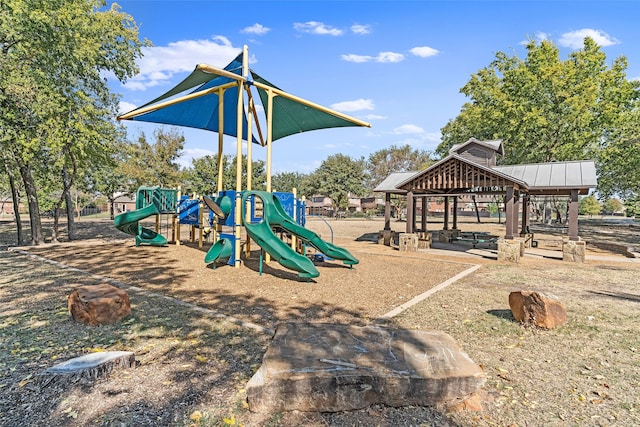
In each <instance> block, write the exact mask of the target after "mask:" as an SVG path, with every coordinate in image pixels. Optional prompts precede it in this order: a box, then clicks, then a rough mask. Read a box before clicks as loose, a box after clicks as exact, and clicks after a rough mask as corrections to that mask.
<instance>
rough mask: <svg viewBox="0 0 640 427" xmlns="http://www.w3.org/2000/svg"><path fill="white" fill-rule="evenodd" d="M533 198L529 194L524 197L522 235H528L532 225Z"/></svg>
mask: <svg viewBox="0 0 640 427" xmlns="http://www.w3.org/2000/svg"><path fill="white" fill-rule="evenodd" d="M530 210H531V196H529V195H528V194H527V195H525V196H523V197H522V228H521V229H520V233H521V234H527V233H528V232H529V225H530V223H531V218H530V217H531V214H530V212H529V211H530Z"/></svg>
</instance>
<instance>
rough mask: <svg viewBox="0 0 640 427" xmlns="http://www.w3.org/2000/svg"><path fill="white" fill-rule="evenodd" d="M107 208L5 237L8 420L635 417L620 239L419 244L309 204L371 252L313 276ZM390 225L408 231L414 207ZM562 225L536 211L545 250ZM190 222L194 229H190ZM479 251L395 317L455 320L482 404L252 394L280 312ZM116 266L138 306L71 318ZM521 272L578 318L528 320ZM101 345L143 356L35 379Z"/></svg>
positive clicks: (428, 282) (630, 324) (634, 244)
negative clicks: (334, 406)
mask: <svg viewBox="0 0 640 427" xmlns="http://www.w3.org/2000/svg"><path fill="white" fill-rule="evenodd" d="M111 224H112V223H111V222H108V221H87V222H81V223H80V224H79V225H80V229H79V232H80V237H81V239H80V240H78V241H74V242H67V243H60V244H48V245H44V246H38V247H27V248H22V249H23V250H24V251H25V252H21V251H16V250H12V251H11V252H7V251H4V252H3V251H0V264H1V265H2V270H3V271H4V272H5V273H3V277H2V278H1V279H0V304H1V307H2V310H1V312H2V314H1V315H0V330H1V331H2V338H0V354H1V356H0V373H1V375H0V377H2V379H1V380H0V394H2V397H0V412H1V413H2V414H1V415H0V425H3V426H4V425H6V426H13V425H52V426H55V425H61V426H62V425H180V426H181V425H245V426H251V425H335V426H347V425H380V426H386V425H388V426H392V425H416V426H417V425H443V426H444V425H453V426H455V425H482V426H485V425H486V426H489V425H504V426H508V425H625V426H626V425H629V426H631V425H637V424H638V423H640V415H639V414H638V410H640V398H639V397H638V394H637V391H636V390H637V387H638V386H640V367H639V366H640V358H639V353H638V352H639V349H640V339H639V338H638V334H637V324H638V321H639V320H640V314H639V310H638V308H640V306H639V305H638V304H640V291H638V288H637V275H638V272H640V264H639V263H637V262H634V261H633V260H631V259H629V258H626V257H624V256H623V255H620V254H619V253H616V252H612V251H609V250H604V249H601V248H599V247H596V245H593V247H591V246H588V248H589V251H588V254H587V262H586V263H584V264H571V263H565V262H561V261H558V260H557V259H553V257H550V256H547V255H546V254H548V253H552V252H548V253H547V252H545V253H542V255H540V254H533V253H532V254H531V255H529V256H527V257H525V258H523V259H522V260H521V262H520V263H519V264H509V263H504V262H498V261H496V260H495V259H493V255H495V254H494V253H493V252H492V251H491V250H486V249H483V248H479V249H473V248H471V247H470V246H469V245H466V246H465V245H464V244H463V243H460V244H456V245H453V246H454V247H453V249H455V250H453V251H443V250H442V249H445V247H444V246H442V248H441V249H434V250H430V251H419V252H415V253H410V254H407V253H401V252H398V251H397V250H395V249H393V248H389V247H385V246H382V245H377V244H376V243H375V240H376V236H377V232H378V230H379V229H381V228H382V221H381V220H341V221H334V220H329V221H322V220H320V219H317V218H313V219H310V220H309V222H308V224H307V227H308V228H310V229H312V230H314V231H316V232H317V233H318V234H321V236H322V237H323V238H324V239H325V240H333V241H334V243H336V244H337V245H339V246H342V247H345V248H347V249H348V250H349V251H351V252H352V253H353V254H354V255H355V256H356V257H357V258H358V259H359V260H360V263H359V264H358V265H356V266H354V267H353V268H352V269H350V268H349V267H347V266H344V265H341V264H340V263H339V262H336V261H326V262H321V263H318V268H319V271H320V276H319V277H318V278H316V279H314V280H312V281H307V280H305V279H300V278H298V276H297V274H296V273H295V272H291V271H289V270H286V269H284V268H282V267H281V266H279V264H277V263H274V262H272V263H269V264H267V265H264V267H263V272H262V274H260V273H259V269H260V265H259V254H258V252H257V251H256V250H255V249H256V248H252V249H254V251H253V252H252V253H251V257H250V258H248V259H245V260H244V263H243V266H242V268H239V269H235V268H232V267H230V266H226V265H219V266H218V267H217V268H215V269H213V268H210V267H206V266H205V265H204V262H203V260H204V254H205V253H206V250H207V249H208V243H205V244H204V245H203V247H202V248H200V247H199V245H198V243H197V242H194V243H189V242H186V241H185V242H184V244H183V245H180V246H176V245H173V244H169V245H167V246H165V247H149V246H141V247H136V246H135V244H134V241H133V238H132V237H129V236H127V235H124V234H122V233H120V232H119V231H118V230H116V229H115V228H114V227H113V226H112V225H111ZM392 226H393V228H394V229H396V230H398V231H402V230H403V229H404V227H405V224H404V223H400V222H393V223H392ZM429 228H430V229H433V230H436V229H438V228H440V225H438V224H429ZM460 228H462V229H463V230H464V231H489V232H491V233H493V234H496V235H502V234H504V225H501V224H496V223H482V224H476V223H473V222H465V223H462V224H461V226H460ZM563 231H564V230H563V229H561V228H557V227H556V228H552V227H540V228H538V229H537V231H536V236H537V238H538V239H539V241H540V242H541V249H543V250H544V249H554V248H555V247H556V246H557V243H558V242H561V240H562V236H563ZM581 234H582V237H583V238H584V239H586V240H588V241H594V242H596V241H598V242H611V241H614V242H615V243H618V244H622V245H624V246H627V247H631V248H632V249H633V250H635V251H638V237H637V236H638V231H637V229H636V228H633V227H629V226H627V225H619V226H618V225H612V224H608V225H605V226H603V225H601V224H597V223H596V222H593V221H592V222H589V221H585V224H584V226H583V225H582V224H581ZM182 237H183V239H184V238H185V237H188V232H187V230H186V228H183V232H182ZM11 239H12V235H11V224H10V223H1V224H0V245H2V244H3V243H4V244H5V245H6V246H7V247H8V246H10V244H11ZM446 248H448V249H452V248H451V247H446ZM27 252H28V253H29V254H31V255H32V256H31V257H27V256H25V255H23V253H27ZM44 259H47V260H50V261H51V262H52V263H45V262H43V260H44ZM474 265H481V266H482V267H481V268H480V269H479V270H477V271H476V272H475V273H473V274H471V275H469V276H467V277H465V278H464V279H462V280H460V281H458V282H456V283H454V284H453V285H450V286H449V287H447V288H446V289H444V290H442V291H440V292H438V293H436V294H434V295H432V296H431V297H429V298H428V299H426V300H425V301H423V302H421V303H419V304H417V305H415V306H413V307H411V308H409V309H407V310H406V311H404V312H403V313H401V314H400V315H399V316H397V317H394V318H392V319H390V320H385V321H384V324H388V325H390V326H394V327H403V328H419V329H438V330H442V331H444V332H447V333H449V334H450V335H452V337H453V338H454V339H456V340H457V341H458V342H459V343H460V344H461V346H462V347H463V349H464V350H465V351H466V352H467V353H468V354H469V355H470V357H471V358H472V359H473V360H474V361H475V362H476V363H478V364H480V365H481V366H482V367H483V369H484V370H485V372H486V373H487V378H488V380H487V384H486V385H485V387H484V388H483V391H482V394H481V397H482V400H483V408H484V409H483V410H482V411H479V412H473V411H462V412H447V411H446V409H444V408H416V407H411V408H397V409H396V408H386V407H372V408H368V409H365V410H360V411H349V412H345V413H336V414H308V413H279V414H268V415H264V414H263V415H261V414H253V413H251V412H250V411H248V408H247V406H246V402H245V391H244V385H245V384H246V381H248V379H249V378H250V377H251V375H252V374H253V372H255V370H256V369H257V368H258V367H259V365H260V361H261V357H262V355H263V354H264V350H265V349H266V346H267V345H268V341H269V334H270V332H271V331H272V330H273V329H275V328H276V327H277V325H278V324H279V323H281V322H284V321H322V322H343V323H351V324H370V323H372V322H376V321H380V320H379V318H380V317H381V316H383V315H384V314H385V313H388V312H389V311H391V310H393V309H394V308H396V307H398V306H401V305H402V304H405V303H407V302H408V301H410V300H411V299H412V298H414V297H415V296H418V295H420V294H422V293H424V292H425V291H428V290H429V289H431V288H433V287H434V286H436V285H437V284H439V283H442V282H444V281H445V280H447V279H449V278H451V277H453V276H455V275H456V274H458V273H460V272H462V271H465V270H466V269H468V268H470V267H472V266H474ZM63 267H66V268H63ZM68 267H71V269H69V268H68ZM74 269H75V270H74ZM105 281H108V282H110V283H113V284H115V285H116V286H122V287H123V288H125V289H126V290H128V292H129V293H130V296H131V299H132V308H133V314H132V316H131V317H129V318H128V319H126V320H125V321H123V322H122V323H120V324H116V325H108V326H101V327H97V328H88V327H85V326H82V325H78V324H77V323H75V322H73V321H71V320H70V319H69V316H68V313H67V311H66V297H67V296H68V294H69V293H70V292H71V291H72V290H73V288H74V287H75V286H78V285H85V284H94V283H102V282H105ZM523 287H526V288H533V289H535V290H540V291H543V292H548V293H552V294H554V295H556V296H557V297H559V298H560V299H561V301H563V303H564V304H565V305H566V306H567V311H568V313H569V318H570V321H569V322H568V324H567V325H565V326H563V327H560V328H558V329H556V330H553V331H540V330H536V329H531V328H525V327H522V326H520V325H519V324H517V323H516V322H515V321H514V320H513V318H512V316H511V313H510V310H509V306H508V300H507V297H508V293H509V292H510V291H511V290H513V289H515V288H523ZM189 304H191V305H189ZM101 350H130V351H134V352H135V353H136V359H137V363H138V366H137V368H136V369H129V370H123V371H116V372H113V373H111V374H110V375H109V376H108V377H106V378H105V379H102V380H98V381H88V382H84V383H80V384H75V385H64V386H62V385H61V386H60V387H58V388H50V387H44V388H43V387H41V386H40V385H39V383H38V377H37V373H38V372H39V371H41V370H42V369H44V368H46V367H49V366H51V365H53V364H55V363H57V362H58V361H61V360H66V359H68V358H71V357H74V356H77V355H80V354H85V353H88V352H92V351H101Z"/></svg>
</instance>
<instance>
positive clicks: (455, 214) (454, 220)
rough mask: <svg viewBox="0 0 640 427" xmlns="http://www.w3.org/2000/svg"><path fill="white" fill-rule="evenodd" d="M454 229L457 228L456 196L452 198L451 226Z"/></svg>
mask: <svg viewBox="0 0 640 427" xmlns="http://www.w3.org/2000/svg"><path fill="white" fill-rule="evenodd" d="M452 228H453V229H454V230H457V229H458V196H455V197H454V198H453V227H452Z"/></svg>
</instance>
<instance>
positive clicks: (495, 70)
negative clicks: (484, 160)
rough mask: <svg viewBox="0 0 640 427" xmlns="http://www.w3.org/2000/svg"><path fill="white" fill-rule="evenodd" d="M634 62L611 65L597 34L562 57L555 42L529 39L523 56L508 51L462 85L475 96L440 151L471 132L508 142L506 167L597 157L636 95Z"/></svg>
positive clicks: (454, 122) (445, 132) (453, 124)
mask: <svg viewBox="0 0 640 427" xmlns="http://www.w3.org/2000/svg"><path fill="white" fill-rule="evenodd" d="M626 68H627V60H626V58H624V57H619V58H617V59H615V60H614V61H613V62H612V63H611V66H608V63H607V59H606V56H605V54H604V53H603V52H602V51H601V49H600V47H599V46H598V45H597V44H596V43H595V42H594V41H593V40H592V39H590V38H588V37H587V38H585V40H584V46H583V48H582V49H580V50H578V51H575V52H573V53H571V54H570V55H569V58H568V59H567V60H564V61H563V60H561V59H560V56H559V51H558V48H557V47H556V46H555V45H554V44H553V43H552V42H550V41H542V42H540V43H537V42H535V41H530V42H529V43H528V44H527V57H526V58H525V59H524V60H523V59H520V58H518V57H516V56H509V55H507V54H505V53H503V52H498V53H497V54H496V59H495V60H494V61H493V62H492V63H491V64H490V65H489V66H488V67H485V68H483V69H481V70H480V71H478V72H477V73H476V74H474V75H473V76H472V77H471V79H470V80H469V82H468V83H467V84H466V85H465V86H464V87H463V88H462V89H461V92H462V93H464V94H465V95H466V96H467V97H469V98H470V101H469V102H467V103H465V104H464V106H463V107H462V110H461V112H460V114H459V115H458V116H457V117H456V118H455V119H453V120H451V121H449V123H447V125H446V126H445V127H444V128H443V129H442V135H443V138H442V143H441V144H440V145H439V146H438V149H437V153H439V154H440V155H446V154H447V153H448V151H449V149H450V148H451V146H452V145H453V144H456V143H459V142H463V141H466V140H467V139H468V138H470V137H476V138H479V139H496V138H501V139H503V140H504V141H505V156H504V158H503V159H502V160H503V162H504V163H505V164H515V163H526V162H549V161H565V160H582V159H587V158H595V157H597V155H598V153H599V151H600V150H601V149H602V145H603V144H606V143H608V137H609V135H611V134H612V133H614V131H615V129H616V128H617V127H618V126H619V125H620V124H621V123H622V122H623V120H624V114H625V112H627V111H629V109H630V108H631V106H632V105H633V100H634V99H635V98H636V97H637V95H638V94H637V89H638V85H639V83H638V82H634V81H630V80H628V79H627V77H626Z"/></svg>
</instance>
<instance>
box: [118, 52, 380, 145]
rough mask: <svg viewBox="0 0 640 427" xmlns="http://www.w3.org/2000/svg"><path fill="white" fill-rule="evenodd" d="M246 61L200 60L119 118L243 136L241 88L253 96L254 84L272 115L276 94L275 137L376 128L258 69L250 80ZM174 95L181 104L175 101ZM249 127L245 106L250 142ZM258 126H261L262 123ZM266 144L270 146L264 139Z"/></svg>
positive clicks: (245, 137) (274, 110)
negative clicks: (220, 64) (291, 90)
mask: <svg viewBox="0 0 640 427" xmlns="http://www.w3.org/2000/svg"><path fill="white" fill-rule="evenodd" d="M242 64H243V53H240V54H239V55H238V56H237V57H236V58H235V59H234V60H233V61H231V62H230V63H229V64H228V65H227V66H226V67H225V68H224V69H223V70H220V69H215V68H214V67H210V66H207V65H204V64H200V65H198V66H197V67H196V69H195V70H194V71H193V72H192V73H191V74H190V75H189V76H188V77H187V78H186V79H184V80H183V81H182V82H180V83H179V84H178V85H177V86H175V87H174V88H173V89H171V90H170V91H168V92H166V93H165V94H163V95H161V96H159V97H158V98H156V99H154V100H152V101H150V102H148V103H147V104H145V105H143V106H141V107H138V108H137V109H135V110H133V111H130V112H128V113H126V114H123V115H121V116H119V117H118V119H119V120H134V121H144V122H152V123H162V124H170V125H176V126H187V127H192V128H197V129H205V130H210V131H214V132H222V133H223V134H224V135H229V136H234V137H237V136H238V135H237V132H238V131H237V128H238V126H237V125H238V123H237V121H238V113H237V111H238V90H240V89H242V90H246V91H247V92H248V94H249V95H250V94H251V92H250V91H251V87H256V88H257V91H258V95H259V96H260V101H261V103H262V106H263V108H264V110H265V112H266V113H267V114H268V113H269V111H268V109H269V108H270V107H269V105H270V104H269V97H270V96H271V100H272V103H271V105H272V107H271V108H272V110H273V111H272V112H271V113H272V114H271V116H272V121H271V123H267V126H270V127H271V136H272V140H273V141H276V140H278V139H280V138H284V137H285V136H288V135H293V134H296V133H301V132H306V131H311V130H317V129H327V128H336V127H347V126H366V127H370V126H371V125H370V124H369V123H366V122H363V121H361V120H358V119H355V118H353V117H350V116H347V115H345V114H342V113H340V112H338V111H334V110H331V109H329V108H326V107H323V106H321V105H318V104H314V103H313V102H310V101H306V100H304V99H302V98H298V97H296V96H293V95H290V94H288V93H286V92H284V91H283V90H281V89H279V88H278V87H277V86H275V85H274V84H272V83H270V82H268V81H267V80H265V79H264V78H262V77H260V76H259V75H258V74H257V73H255V72H254V71H253V70H250V71H251V76H252V78H253V81H247V80H246V79H245V78H244V77H243V76H242V74H241V73H242ZM222 87H224V88H225V89H224V94H223V109H224V111H223V124H222V129H219V127H220V125H219V114H218V113H219V89H220V88H222ZM194 88H195V89H194ZM189 90H191V92H188V93H187V94H186V95H185V94H184V93H185V92H186V91H189ZM180 94H182V95H181V97H177V95H180ZM171 98H173V100H175V102H172V100H171ZM154 106H157V108H154ZM253 113H255V111H253ZM254 121H255V123H256V124H258V119H257V118H254ZM247 125H248V123H247V116H246V114H245V111H244V109H243V112H242V139H243V140H248V138H247V128H248V126H247ZM257 128H258V130H259V126H257ZM251 140H252V141H253V142H254V143H260V142H259V141H258V140H256V138H255V137H254V136H253V135H252V139H251ZM261 145H264V142H262V144H261Z"/></svg>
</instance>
